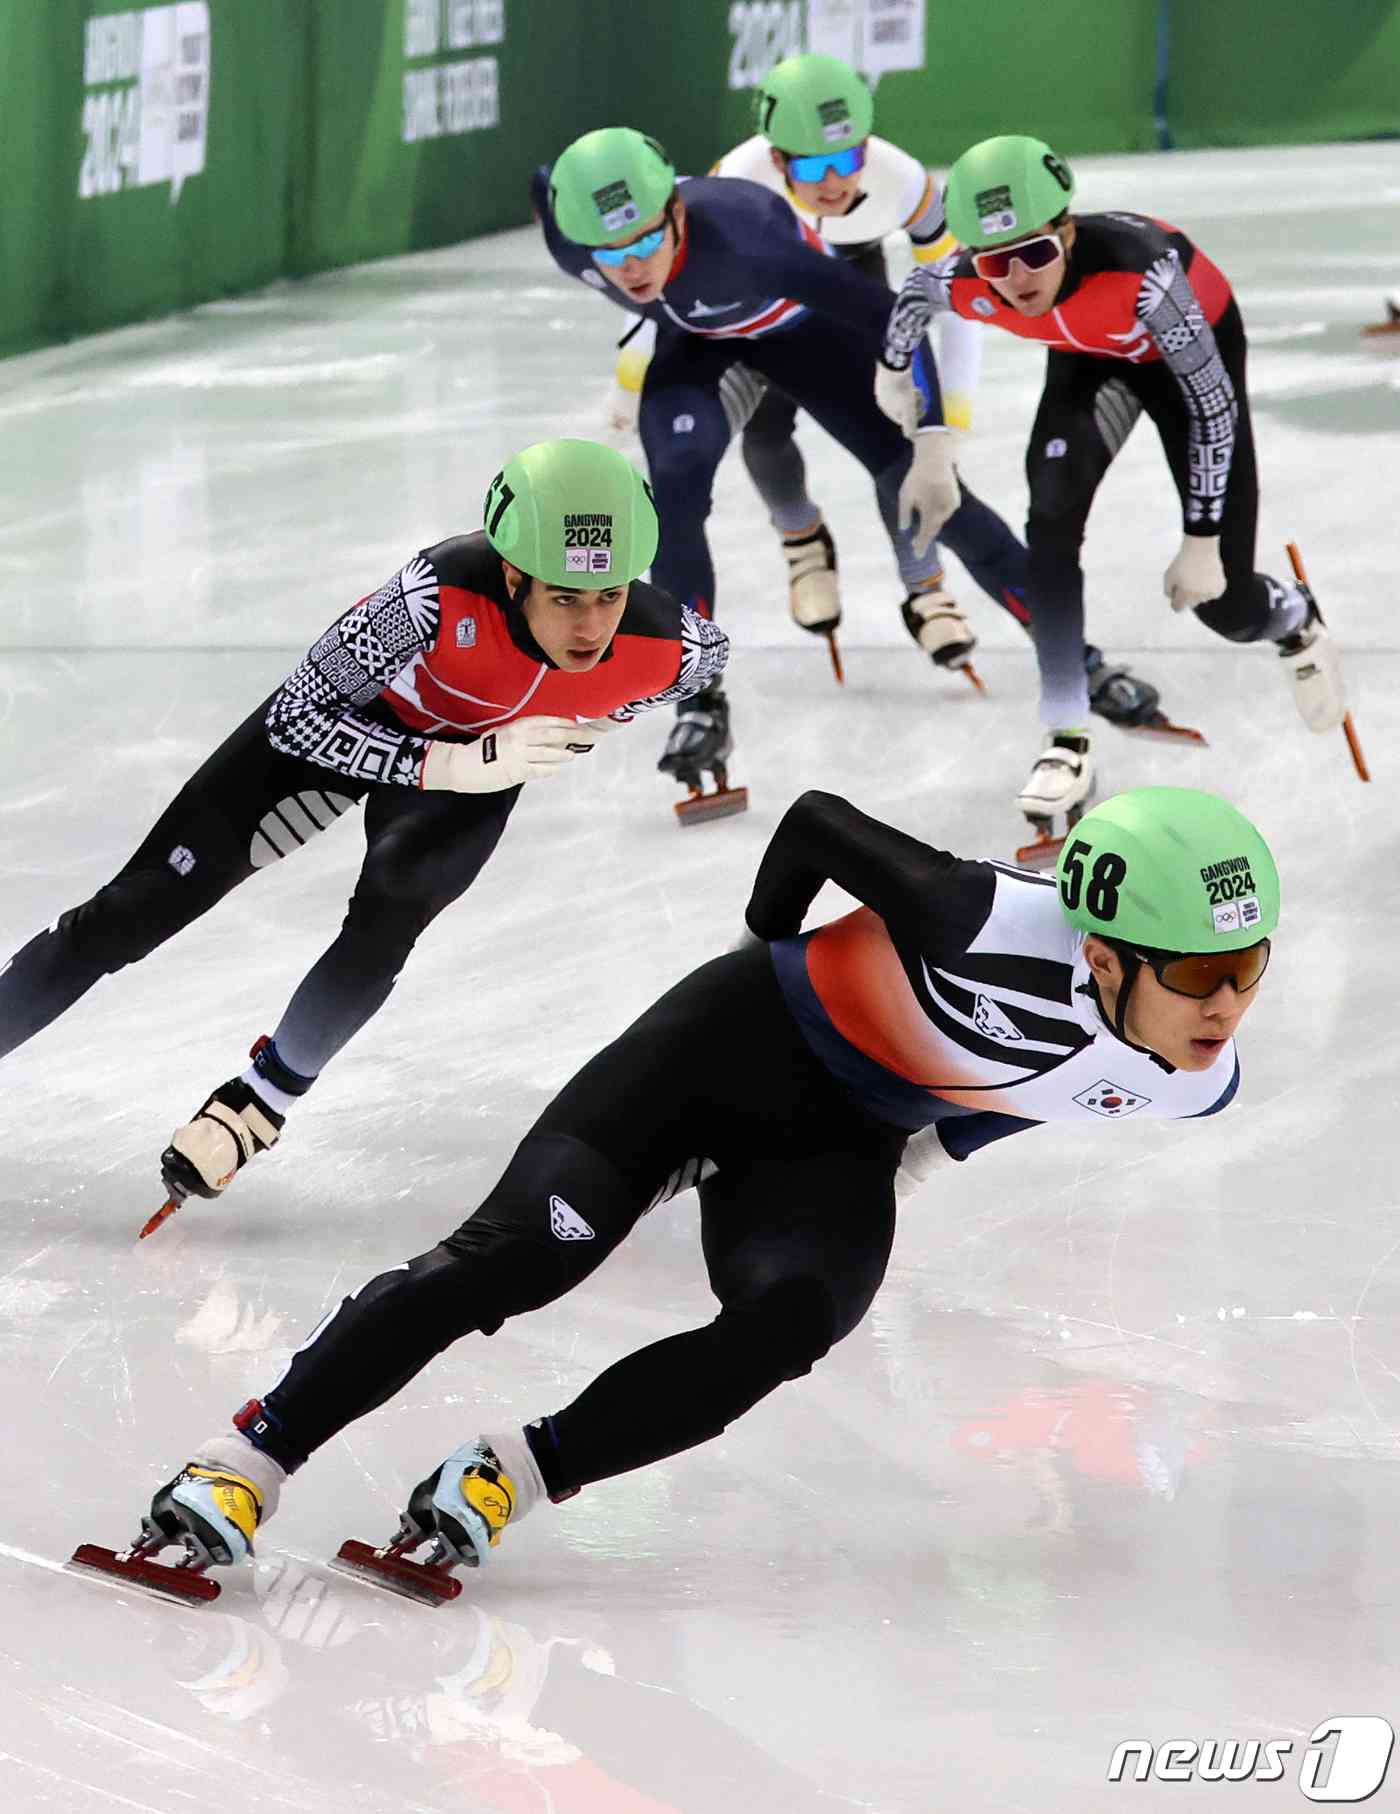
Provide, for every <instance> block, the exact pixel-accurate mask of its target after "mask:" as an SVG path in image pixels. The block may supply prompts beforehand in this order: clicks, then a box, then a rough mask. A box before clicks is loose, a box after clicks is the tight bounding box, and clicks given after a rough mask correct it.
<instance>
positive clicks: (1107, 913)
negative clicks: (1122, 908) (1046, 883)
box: [1060, 838, 1128, 920]
mask: <svg viewBox="0 0 1400 1814" xmlns="http://www.w3.org/2000/svg"><path fill="white" fill-rule="evenodd" d="M1092 849H1093V846H1092V845H1091V844H1087V843H1085V841H1084V839H1083V838H1076V839H1075V840H1074V842H1073V843H1072V844H1071V845H1070V846H1069V847H1068V848H1067V849H1066V851H1065V854H1064V874H1063V875H1062V876H1061V877H1060V898H1061V900H1063V902H1064V904H1065V906H1066V907H1067V908H1068V909H1069V911H1070V912H1071V913H1073V912H1074V910H1075V909H1076V908H1077V907H1078V905H1079V899H1080V896H1081V894H1082V895H1083V897H1084V906H1085V909H1086V910H1087V911H1088V912H1089V913H1092V914H1093V916H1094V918H1095V919H1096V920H1111V919H1113V918H1115V917H1116V915H1117V913H1118V890H1119V889H1120V888H1121V887H1122V884H1123V878H1124V877H1125V876H1126V875H1127V873H1128V865H1127V864H1126V863H1125V862H1124V860H1123V858H1122V857H1121V856H1119V854H1118V852H1117V851H1116V850H1106V851H1104V853H1103V855H1102V856H1101V857H1100V858H1099V859H1098V861H1097V862H1096V863H1095V864H1094V867H1093V868H1092V869H1091V870H1090V871H1089V878H1088V887H1087V890H1086V888H1085V880H1084V859H1085V857H1086V856H1088V855H1089V853H1090V852H1091V851H1092Z"/></svg>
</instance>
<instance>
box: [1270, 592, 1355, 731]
mask: <svg viewBox="0 0 1400 1814" xmlns="http://www.w3.org/2000/svg"><path fill="white" fill-rule="evenodd" d="M1299 590H1300V591H1301V592H1302V593H1303V595H1304V597H1305V598H1306V599H1307V601H1308V616H1307V621H1306V622H1305V623H1304V625H1303V627H1302V629H1301V630H1298V631H1297V632H1295V634H1294V635H1292V636H1285V637H1282V638H1281V639H1280V641H1279V643H1278V652H1279V655H1280V656H1281V657H1282V660H1283V664H1284V667H1285V669H1286V670H1287V672H1288V676H1289V679H1290V680H1291V681H1292V684H1293V703H1294V705H1296V706H1297V708H1298V713H1299V716H1300V717H1301V718H1302V720H1303V723H1304V724H1305V725H1307V727H1308V729H1309V730H1310V731H1335V730H1336V729H1337V727H1338V725H1339V724H1340V723H1341V722H1342V720H1343V718H1345V717H1346V711H1347V699H1346V689H1345V688H1344V686H1343V685H1342V654H1341V650H1340V649H1339V648H1338V647H1337V645H1336V643H1334V642H1333V640H1332V638H1331V636H1330V635H1329V634H1328V630H1327V626H1326V624H1324V623H1323V621H1322V617H1321V615H1320V614H1319V612H1318V608H1317V603H1316V600H1315V599H1314V598H1313V595H1312V593H1311V592H1309V591H1308V589H1307V587H1306V586H1301V587H1300V588H1299Z"/></svg>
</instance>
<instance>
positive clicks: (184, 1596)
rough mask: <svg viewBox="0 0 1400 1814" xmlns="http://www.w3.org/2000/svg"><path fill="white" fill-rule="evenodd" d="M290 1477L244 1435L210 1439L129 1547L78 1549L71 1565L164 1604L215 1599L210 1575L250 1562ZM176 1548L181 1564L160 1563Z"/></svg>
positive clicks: (162, 1493) (155, 1503)
mask: <svg viewBox="0 0 1400 1814" xmlns="http://www.w3.org/2000/svg"><path fill="white" fill-rule="evenodd" d="M285 1478H286V1474H285V1472H284V1470H283V1469H282V1468H281V1467H279V1466H278V1464H277V1463H276V1462H275V1461H273V1460H272V1458H271V1457H270V1456H268V1455H265V1454H263V1453H262V1451H261V1450H260V1449H258V1448H256V1447H255V1446H254V1445H253V1444H252V1443H251V1442H250V1441H249V1440H248V1438H247V1437H245V1436H242V1435H239V1434H238V1433H236V1432H233V1433H225V1434H221V1435H218V1436H214V1437H211V1438H210V1440H209V1441H208V1442H207V1443H205V1444H204V1445H203V1446H202V1447H201V1448H200V1449H199V1451H198V1452H197V1454H196V1456H195V1459H194V1460H193V1461H188V1462H186V1463H185V1465H184V1467H183V1468H181V1470H180V1472H179V1473H178V1474H177V1475H176V1476H175V1478H174V1479H173V1480H169V1481H167V1482H166V1484H165V1485H164V1486H163V1487H161V1488H160V1489H159V1491H158V1492H157V1493H156V1495H155V1497H154V1498H153V1499H152V1500H151V1509H150V1511H149V1512H147V1513H146V1514H145V1516H144V1517H143V1518H142V1520H141V1535H140V1536H139V1537H138V1538H137V1539H136V1541H135V1542H134V1543H133V1544H132V1545H131V1546H130V1548H129V1549H126V1550H118V1551H114V1550H109V1549H101V1548H99V1547H98V1546H97V1545H95V1544H91V1543H84V1544H82V1545H80V1546H79V1548H78V1549H77V1550H75V1551H74V1553H73V1558H72V1560H73V1564H74V1566H75V1567H78V1568H82V1569H87V1570H91V1571H92V1572H93V1573H96V1574H102V1575H111V1576H115V1577H116V1578H117V1579H119V1580H123V1581H131V1582H134V1583H135V1584H136V1585H137V1586H139V1587H144V1588H147V1589H149V1590H150V1591H151V1592H153V1593H156V1594H159V1595H161V1596H162V1597H163V1598H165V1599H170V1600H178V1601H181V1602H198V1601H208V1600H214V1599H217V1598H218V1594H219V1589H218V1585H217V1583H216V1582H213V1581H210V1580H208V1579H207V1578H206V1570H208V1569H210V1568H232V1567H233V1566H235V1565H236V1564H237V1563H240V1562H246V1561H247V1560H248V1559H249V1557H251V1555H252V1553H253V1534H254V1532H255V1531H256V1530H257V1529H258V1527H259V1525H261V1524H263V1523H265V1522H266V1521H267V1519H269V1518H270V1517H271V1516H272V1514H273V1512H274V1511H275V1510H276V1509H277V1499H278V1495H279V1493H280V1491H281V1485H282V1482H283V1480H285ZM172 1545H176V1546H178V1547H179V1548H180V1549H181V1550H183V1552H184V1554H183V1555H182V1556H181V1558H180V1560H179V1561H178V1562H175V1563H167V1562H158V1561H157V1560H156V1557H157V1556H158V1555H159V1553H160V1552H161V1551H162V1550H164V1549H168V1548H170V1547H171V1546H172Z"/></svg>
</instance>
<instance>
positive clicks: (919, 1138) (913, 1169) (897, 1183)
mask: <svg viewBox="0 0 1400 1814" xmlns="http://www.w3.org/2000/svg"><path fill="white" fill-rule="evenodd" d="M956 1164H957V1161H956V1160H955V1159H953V1158H951V1157H950V1156H949V1154H948V1153H947V1152H946V1150H945V1149H944V1146H943V1142H942V1141H941V1140H940V1139H939V1138H938V1130H937V1127H936V1126H934V1127H922V1128H920V1129H919V1130H918V1132H917V1133H913V1134H911V1135H910V1136H909V1138H908V1139H907V1140H906V1141H905V1143H904V1151H903V1153H902V1154H901V1155H900V1160H899V1170H898V1171H897V1172H896V1173H895V1175H894V1194H895V1201H896V1202H899V1203H903V1202H904V1201H905V1200H906V1199H907V1198H909V1197H912V1196H915V1195H917V1193H918V1192H919V1191H920V1190H921V1189H922V1188H923V1186H924V1185H925V1184H926V1183H927V1181H928V1179H929V1177H930V1176H931V1175H932V1173H934V1172H935V1171H937V1170H938V1169H939V1168H940V1167H942V1166H945V1165H956Z"/></svg>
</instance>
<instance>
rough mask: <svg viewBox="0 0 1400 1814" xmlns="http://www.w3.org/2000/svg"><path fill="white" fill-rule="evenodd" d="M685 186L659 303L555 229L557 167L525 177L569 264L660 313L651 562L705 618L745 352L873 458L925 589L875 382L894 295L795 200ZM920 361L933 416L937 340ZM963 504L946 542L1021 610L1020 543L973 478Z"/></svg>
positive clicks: (650, 427) (646, 424)
mask: <svg viewBox="0 0 1400 1814" xmlns="http://www.w3.org/2000/svg"><path fill="white" fill-rule="evenodd" d="M680 195H681V199H682V200H683V201H684V203H685V223H684V227H683V229H682V233H681V243H680V250H679V251H678V253H677V255H676V260H675V263H674V264H673V266H672V268H671V273H670V276H669V277H668V279H667V281H666V286H665V289H664V290H663V292H662V294H661V296H660V297H659V298H658V299H657V300H656V301H655V302H651V303H646V304H638V303H637V302H635V301H634V300H633V299H632V298H631V297H629V296H628V295H627V294H626V293H625V292H624V291H623V290H621V289H619V288H618V287H617V286H616V285H615V284H612V283H610V282H609V281H608V279H607V278H606V277H605V276H604V274H603V273H602V272H601V271H600V270H599V268H598V266H597V265H596V264H595V263H594V261H593V258H592V255H591V253H590V251H589V249H588V247H586V246H580V245H577V244H575V242H574V241H573V240H570V239H566V238H565V237H564V235H563V234H562V233H561V232H560V231H559V229H558V227H557V225H556V224H555V221H554V218H553V214H552V212H551V209H550V205H549V174H548V171H547V170H545V169H543V168H541V169H540V170H537V171H536V172H535V175H534V178H533V181H532V184H531V198H532V200H533V203H534V207H535V212H536V214H537V216H538V218H539V221H540V224H541V226H542V227H543V229H544V236H545V243H546V244H547V245H548V247H549V250H550V253H551V254H552V256H553V258H554V261H555V263H556V264H557V265H558V266H559V268H560V269H561V270H562V271H566V272H567V273H568V274H569V275H570V276H571V277H577V278H578V279H579V280H580V281H581V282H583V283H586V284H588V285H589V286H590V288H592V289H595V290H597V291H598V293H599V295H602V296H605V297H607V298H608V300H609V301H611V302H614V303H616V304H617V306H618V307H619V308H621V309H624V310H626V311H628V312H629V313H636V314H641V315H643V316H645V317H646V318H647V319H648V320H651V321H654V322H655V323H656V328H657V335H656V352H655V355H654V356H653V358H652V361H651V364H650V366H649V368H648V370H647V376H646V383H645V386H644V388H643V391H642V402H641V413H640V421H639V426H640V430H641V437H642V446H643V449H644V450H645V453H646V457H647V465H648V468H649V470H650V474H651V483H652V490H653V491H654V493H655V495H656V507H657V511H658V513H659V515H660V518H661V545H660V547H659V548H658V550H657V555H656V560H655V563H654V564H653V567H652V574H653V578H654V580H655V582H656V584H658V585H660V586H663V587H665V588H666V590H668V591H669V592H671V593H673V594H674V595H675V596H676V597H677V598H679V599H681V600H683V601H684V602H685V603H686V604H688V605H690V606H691V608H692V609H695V610H699V611H701V612H704V613H705V614H707V615H708V614H710V613H711V612H712V610H713V605H714V567H713V564H712V562H711V560H710V552H709V547H708V544H707V542H706V538H705V522H706V519H707V518H708V516H709V513H710V504H711V486H712V483H713V480H714V474H715V470H716V468H717V467H718V465H719V463H720V460H721V458H722V457H723V455H724V450H725V448H726V447H727V446H728V444H729V439H730V433H731V430H730V424H729V420H728V417H727V416H726V413H725V408H724V403H723V400H722V398H721V394H720V380H721V379H722V378H723V376H724V374H725V372H726V371H727V370H728V369H729V367H730V366H731V365H733V364H734V363H735V362H736V361H740V360H742V362H743V363H744V365H746V366H749V367H751V368H752V369H753V370H755V371H758V372H761V373H762V374H763V375H764V376H765V377H766V378H769V379H771V380H772V382H773V383H774V384H775V385H777V386H778V388H779V389H780V390H782V391H784V392H786V394H787V395H788V396H789V397H791V398H792V399H793V400H794V401H795V402H797V403H798V404H800V405H801V406H802V408H803V409H805V410H806V411H807V412H808V413H809V414H810V415H811V416H812V417H813V419H814V420H815V421H817V422H818V423H820V424H821V426H822V427H823V428H824V429H826V431H827V433H828V434H829V435H831V437H832V438H833V440H835V441H836V442H838V443H839V444H840V445H841V446H842V447H844V448H845V449H846V450H847V451H848V452H850V453H852V454H854V455H855V457H856V458H857V459H858V460H859V461H860V463H861V465H862V466H864V467H865V469H866V471H867V472H868V473H869V474H870V476H871V478H872V479H873V480H874V483H875V494H876V499H877V501H878V504H879V508H880V514H881V516H882V518H883V519H884V522H885V526H886V528H887V529H888V531H889V533H890V537H891V540H892V541H893V542H894V545H895V552H896V557H897V559H898V561H899V568H900V575H901V577H902V579H903V580H904V583H905V586H906V588H907V590H908V591H910V592H914V591H918V590H924V589H927V588H928V586H929V583H930V581H931V580H932V579H935V578H936V577H937V575H938V573H939V569H940V556H939V552H938V548H937V545H936V544H934V545H930V547H929V548H928V549H927V551H926V552H925V554H924V555H923V556H922V557H916V556H915V554H914V551H913V547H912V537H911V536H910V535H909V534H908V533H907V532H900V531H899V529H898V498H899V488H900V485H901V484H902V482H903V480H904V476H905V474H906V472H907V471H908V469H909V460H910V446H909V442H908V441H907V440H906V439H905V437H904V435H903V434H902V433H901V431H900V430H899V429H898V428H897V427H896V426H895V425H894V424H893V423H892V422H890V421H888V420H887V419H886V418H885V417H884V416H883V415H882V414H881V413H880V411H879V409H878V408H877V407H876V404H875V401H874V394H873V384H874V368H875V359H876V356H877V355H878V353H879V352H880V349H881V347H882V345H883V341H884V332H885V326H886V323H887V321H888V318H889V312H890V308H891V306H892V305H893V303H894V293H893V292H892V291H891V290H890V289H889V288H888V287H887V286H886V285H885V284H882V283H879V282H877V281H875V280H874V279H873V278H870V277H868V276H866V275H864V274H863V273H862V272H860V271H859V270H857V269H855V268H854V266H853V265H852V264H851V263H850V262H849V261H848V260H845V259H840V258H835V257H833V256H831V254H830V251H829V248H827V247H826V245H825V243H824V242H823V241H822V240H821V239H820V238H819V237H818V236H817V235H816V234H815V233H813V232H811V231H810V229H808V228H807V227H806V226H805V225H804V224H803V222H802V221H801V220H800V219H799V218H798V217H797V215H796V214H794V212H793V211H792V209H791V208H789V207H788V205H787V203H786V202H784V201H783V200H782V198H781V197H780V196H778V195H776V194H774V193H773V191H772V190H769V189H765V188H763V187H762V186H761V185H760V184H758V183H750V182H746V181H744V180H743V179H741V178H736V177H689V178H682V179H681V189H680ZM913 369H914V375H915V380H916V382H917V384H918V387H919V391H920V393H921V396H922V399H923V416H922V422H923V424H924V425H925V426H934V425H938V424H940V423H941V422H942V420H943V401H942V397H941V395H940V393H939V388H938V374H937V370H936V367H935V365H934V360H933V353H932V351H931V349H930V348H929V346H928V344H927V342H925V343H924V344H923V345H922V346H921V347H920V349H919V351H918V353H917V355H916V358H915V360H914V366H913ZM962 500H963V501H962V504H961V505H960V507H959V508H958V510H956V511H955V512H954V514H953V515H952V516H951V517H950V518H949V519H948V521H947V522H946V523H945V524H944V526H943V529H942V532H941V537H942V540H943V541H944V542H945V543H946V544H947V546H948V547H949V548H951V549H952V550H953V552H954V553H955V554H956V555H957V556H958V558H959V559H960V560H961V561H962V562H963V564H964V566H966V567H967V569H968V571H969V572H970V573H971V574H972V576H973V578H974V579H975V580H976V581H977V583H978V585H980V586H981V587H982V588H983V590H984V591H986V592H988V593H989V594H990V595H991V596H992V597H993V598H995V599H996V600H997V601H998V603H1002V604H1007V605H1008V606H1009V607H1010V608H1011V609H1013V610H1016V607H1017V606H1018V605H1019V603H1020V594H1021V591H1022V588H1023V587H1024V585H1025V566H1026V553H1025V549H1024V548H1023V547H1022V545H1021V543H1020V542H1019V541H1017V539H1016V537H1015V536H1014V535H1013V534H1012V532H1011V530H1010V529H1008V527H1007V526H1006V524H1005V523H1004V522H1003V521H1002V520H1001V518H1000V517H999V516H997V514H996V513H995V511H993V510H991V509H989V508H988V507H987V505H985V504H984V503H983V502H982V501H981V500H980V499H979V498H977V497H975V496H974V495H973V494H972V493H971V492H970V491H969V490H968V489H967V487H966V486H963V488H962ZM1013 600H1014V603H1013V602H1012V601H1013ZM1017 615H1022V613H1021V612H1019V611H1018V612H1017Z"/></svg>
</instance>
